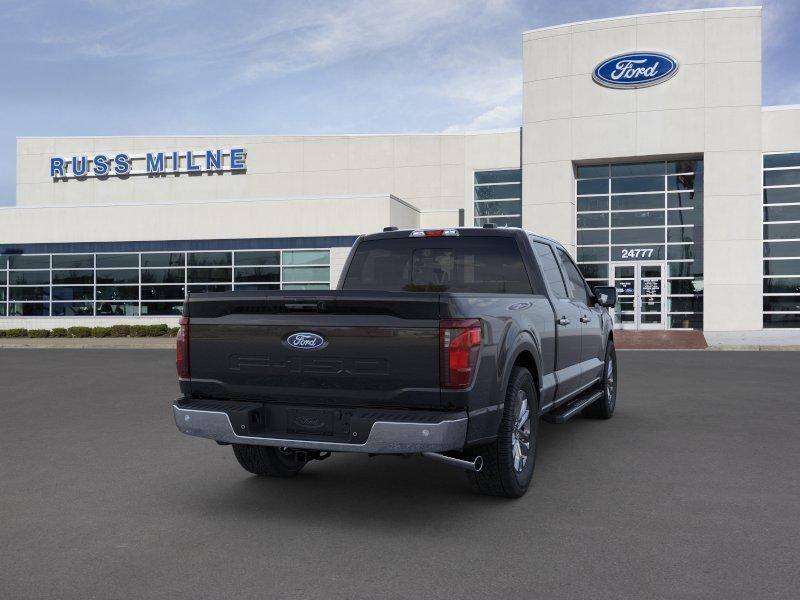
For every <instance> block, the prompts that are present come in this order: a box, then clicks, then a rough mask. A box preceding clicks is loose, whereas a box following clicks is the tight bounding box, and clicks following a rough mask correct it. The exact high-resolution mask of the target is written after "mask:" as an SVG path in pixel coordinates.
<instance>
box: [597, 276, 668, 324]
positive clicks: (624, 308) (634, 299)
mask: <svg viewBox="0 0 800 600" xmlns="http://www.w3.org/2000/svg"><path fill="white" fill-rule="evenodd" d="M666 270H667V265H666V263H663V262H655V263H653V262H626V263H612V264H611V278H612V279H611V283H612V285H614V286H615V287H616V288H617V306H616V308H614V327H616V328H617V329H666V327H667V319H666V312H665V309H666V303H665V301H664V277H665V275H666Z"/></svg>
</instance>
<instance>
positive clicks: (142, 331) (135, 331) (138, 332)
mask: <svg viewBox="0 0 800 600" xmlns="http://www.w3.org/2000/svg"><path fill="white" fill-rule="evenodd" d="M145 336H147V325H131V337H136V338H138V337H145Z"/></svg>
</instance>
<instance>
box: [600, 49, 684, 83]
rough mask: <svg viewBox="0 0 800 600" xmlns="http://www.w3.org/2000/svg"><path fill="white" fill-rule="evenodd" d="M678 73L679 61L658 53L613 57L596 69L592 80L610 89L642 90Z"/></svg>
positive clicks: (639, 53)
mask: <svg viewBox="0 0 800 600" xmlns="http://www.w3.org/2000/svg"><path fill="white" fill-rule="evenodd" d="M677 72H678V61H677V60H675V59H674V58H672V57H671V56H668V55H666V54H661V53H658V52H631V53H628V54H620V55H618V56H613V57H611V58H609V59H607V60H605V61H603V62H601V63H600V64H599V65H597V67H595V69H594V73H593V74H592V79H594V80H595V81H596V82H597V83H599V84H600V85H603V86H605V87H610V88H641V87H647V86H650V85H656V84H657V83H662V82H664V81H666V80H667V79H669V78H670V77H672V76H673V75H675V73H677Z"/></svg>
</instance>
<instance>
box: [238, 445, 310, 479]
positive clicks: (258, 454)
mask: <svg viewBox="0 0 800 600" xmlns="http://www.w3.org/2000/svg"><path fill="white" fill-rule="evenodd" d="M233 454H234V456H236V460H238V461H239V464H240V465H242V468H244V470H245V471H249V472H250V473H252V474H253V475H266V476H268V477H293V476H294V475H297V474H298V473H299V472H300V471H301V470H302V469H303V467H304V466H305V463H304V462H299V461H298V460H297V455H296V453H295V452H293V451H292V450H289V449H287V448H273V447H272V446H250V445H247V444H233Z"/></svg>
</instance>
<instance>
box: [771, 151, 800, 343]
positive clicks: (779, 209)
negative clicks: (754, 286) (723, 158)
mask: <svg viewBox="0 0 800 600" xmlns="http://www.w3.org/2000/svg"><path fill="white" fill-rule="evenodd" d="M763 166H764V194H763V198H764V209H763V216H764V249H763V253H764V268H763V271H764V284H763V285H764V287H763V289H764V295H763V303H762V304H763V307H762V308H763V311H764V312H763V325H764V327H765V328H800V152H786V153H780V154H765V155H764V163H763ZM771 186H782V187H771Z"/></svg>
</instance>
